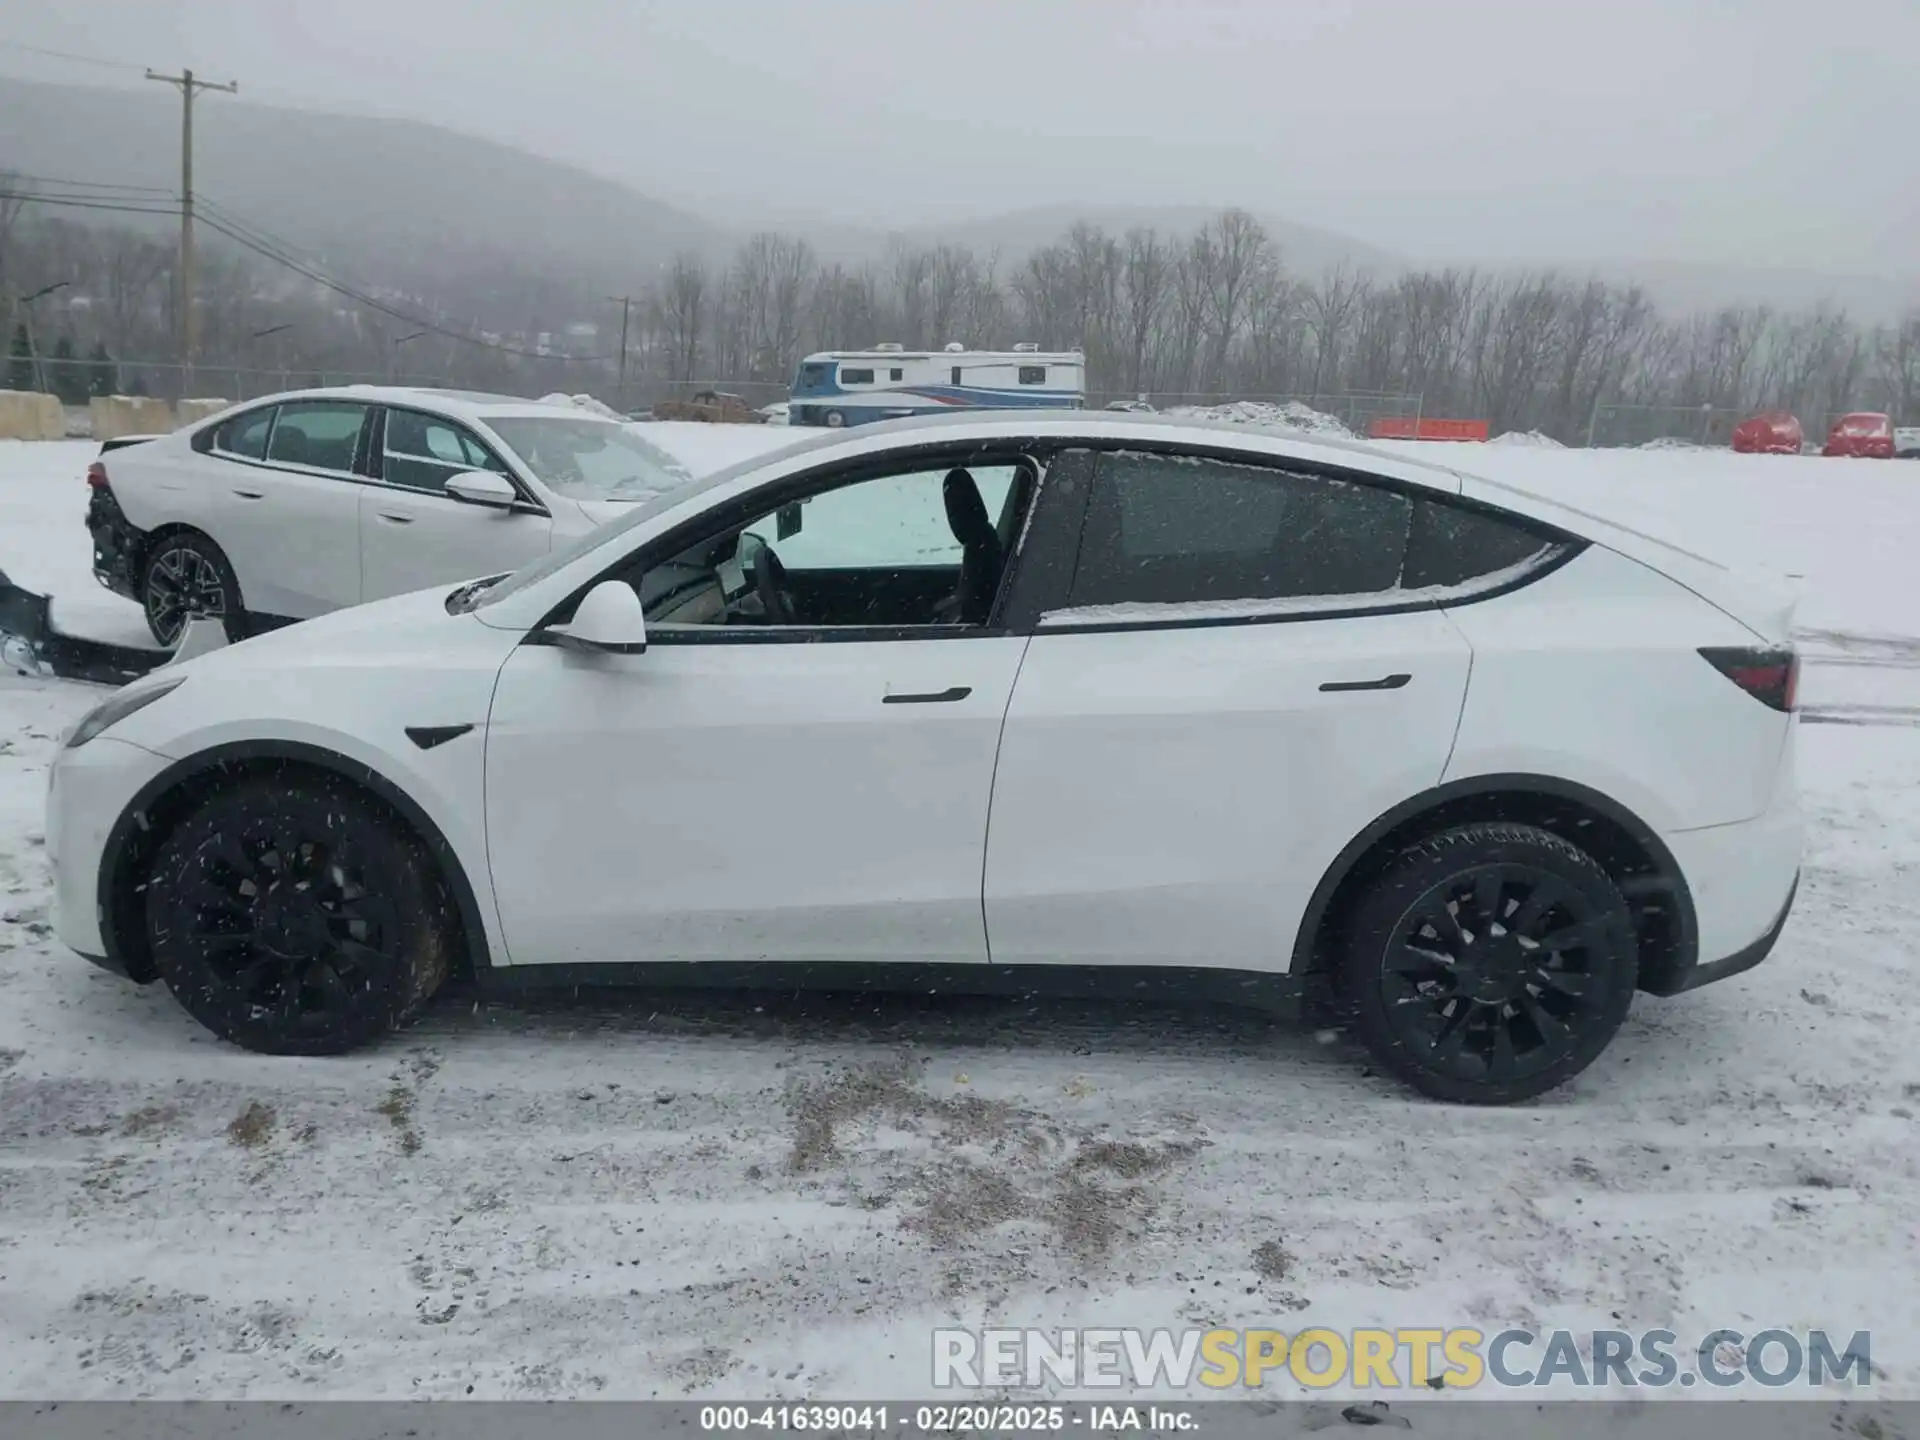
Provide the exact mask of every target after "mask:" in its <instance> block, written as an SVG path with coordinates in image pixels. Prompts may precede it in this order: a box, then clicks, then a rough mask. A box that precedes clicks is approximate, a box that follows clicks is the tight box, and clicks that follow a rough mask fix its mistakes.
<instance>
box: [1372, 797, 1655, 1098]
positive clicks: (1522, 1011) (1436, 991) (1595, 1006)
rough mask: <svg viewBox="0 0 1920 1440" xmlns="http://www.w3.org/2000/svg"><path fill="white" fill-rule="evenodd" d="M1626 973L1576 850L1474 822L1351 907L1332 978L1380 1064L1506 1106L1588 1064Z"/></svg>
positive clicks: (1607, 1035) (1442, 1089)
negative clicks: (1342, 950) (1351, 918)
mask: <svg viewBox="0 0 1920 1440" xmlns="http://www.w3.org/2000/svg"><path fill="white" fill-rule="evenodd" d="M1489 909H1490V910H1491V912H1492V913H1491V916H1489V914H1488V911H1489ZM1489 945H1490V946H1491V948H1483V947H1487V946H1489ZM1543 955H1544V957H1545V958H1544V959H1538V958H1536V957H1540V956H1543ZM1638 972H1639V958H1638V952H1637V948H1636V944H1635V937H1634V930H1633V918H1632V915H1631V913H1630V912H1629V910H1628V908H1627V902H1626V901H1625V899H1623V898H1622V897H1621V894H1620V890H1619V887H1617V886H1616V885H1615V884H1614V883H1613V881H1612V880H1611V879H1610V878H1609V877H1608V875H1607V873H1606V871H1604V870H1602V869H1601V868H1600V865H1599V863H1598V862H1597V861H1596V860H1594V858H1593V857H1592V856H1591V855H1588V854H1587V853H1586V852H1585V851H1584V850H1581V849H1580V848H1579V847H1578V846H1575V845H1571V844H1569V843H1568V842H1567V841H1565V840H1562V839H1561V838H1560V837H1559V836H1557V835H1554V834H1552V833H1550V832H1548V831H1546V830H1541V829H1538V828H1536V827H1534V826H1531V825H1507V824H1498V823H1481V824H1473V825H1463V826H1460V827H1459V828H1457V829H1452V830H1446V831H1443V832H1441V833H1439V834H1437V835H1434V836H1432V837H1430V838H1428V839H1426V840H1423V841H1421V842H1420V843H1418V844H1416V845H1413V846H1411V847H1410V848H1408V849H1406V850H1404V851H1402V852H1401V854H1400V855H1399V856H1397V857H1396V858H1395V859H1394V861H1393V862H1392V863H1391V864H1390V865H1389V866H1388V867H1387V869H1386V871H1385V873H1383V874H1382V875H1381V876H1380V878H1379V879H1378V880H1376V881H1375V882H1374V883H1373V885H1372V886H1371V887H1370V888H1369V889H1368V890H1367V892H1366V894H1365V895H1364V896H1363V897H1362V898H1361V901H1360V904H1359V906H1358V908H1357V910H1356V911H1355V912H1354V923H1353V925H1352V927H1351V929H1350V932H1349V937H1348V944H1347V948H1346V953H1345V954H1344V956H1343V957H1342V960H1341V966H1340V974H1339V977H1338V978H1339V982H1340V992H1341V997H1342V999H1343V1001H1344V1002H1345V1007H1346V1011H1347V1014H1348V1016H1349V1018H1350V1019H1351V1021H1352V1023H1353V1025H1354V1028H1355V1029H1356V1030H1357V1031H1358V1033H1359V1036H1360V1038H1361V1040H1362V1041H1364V1042H1365V1044H1366V1047H1367V1049H1368V1050H1369V1051H1370V1052H1371V1053H1372V1054H1373V1057H1374V1059H1376V1060H1377V1061H1378V1062H1379V1063H1380V1064H1381V1065H1382V1066H1383V1067H1384V1068H1385V1069H1387V1070H1388V1071H1390V1072H1391V1073H1393V1074H1394V1075H1397V1076H1399V1077H1400V1079H1402V1080H1404V1081H1406V1082H1407V1083H1408V1084H1409V1085H1412V1086H1413V1087H1414V1088H1415V1089H1417V1090H1420V1091H1422V1092H1423V1093H1425V1094H1427V1095H1431V1096H1433V1097H1434V1098H1436V1099H1439V1100H1452V1101H1457V1102H1460V1103H1464V1104H1469V1105H1506V1104H1511V1103H1513V1102H1515V1101H1518V1100H1526V1099H1530V1098H1532V1097H1533V1096H1536V1095H1540V1094H1543V1093H1545V1092H1546V1091H1548V1090H1551V1089H1553V1088H1554V1087H1555V1086H1557V1085H1559V1084H1561V1083H1563V1082H1564V1081H1566V1080H1569V1079H1571V1078H1572V1077H1573V1076H1575V1075H1577V1074H1579V1073H1580V1072H1581V1071H1582V1070H1584V1069H1586V1068H1587V1066H1588V1065H1590V1064H1592V1063H1593V1061H1594V1059H1595V1058H1596V1057H1597V1056H1598V1055H1599V1054H1600V1052H1601V1051H1602V1050H1604V1049H1605V1048H1606V1047H1607V1043H1608V1042H1609V1041H1610V1040H1612V1039H1613V1037H1614V1034H1615V1033H1616V1032H1617V1031H1618V1030H1619V1028H1620V1025H1621V1022H1622V1021H1624V1020H1625V1019H1626V1017H1627V1007H1628V1006H1629V1005H1631V1004H1632V1003H1633V992H1634V988H1635V986H1636V984H1637V983H1638V979H1639V973H1638Z"/></svg>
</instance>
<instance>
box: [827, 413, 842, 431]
mask: <svg viewBox="0 0 1920 1440" xmlns="http://www.w3.org/2000/svg"><path fill="white" fill-rule="evenodd" d="M846 423H847V417H846V414H845V412H844V411H840V410H829V411H827V428H828V429H829V430H838V429H839V428H840V427H841V426H843V425H845V424H846Z"/></svg>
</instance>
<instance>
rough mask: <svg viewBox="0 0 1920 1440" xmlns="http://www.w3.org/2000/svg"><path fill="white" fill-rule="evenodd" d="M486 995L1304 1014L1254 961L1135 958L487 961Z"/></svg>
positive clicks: (1290, 988)
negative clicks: (1223, 964) (982, 999)
mask: <svg viewBox="0 0 1920 1440" xmlns="http://www.w3.org/2000/svg"><path fill="white" fill-rule="evenodd" d="M477 978H478V981H479V986H480V989H481V991H482V993H484V994H489V995H520V994H537V993H539V992H542V991H554V990H570V989H601V988H621V989H625V988H644V989H661V990H753V991H811V992H828V993H831V992H842V993H861V992H879V993H884V994H903V995H1006V996H1032V997H1034V998H1037V999H1049V1000H1117V1001H1129V1002H1152V1001H1156V1000H1158V1001H1164V1002H1169V1003H1181V1002H1185V1003H1189V1004H1191V1003H1195V1002H1201V1003H1210V1004H1216V1005H1233V1006H1242V1007H1245V1008H1248V1009H1253V1010H1264V1011H1268V1012H1271V1013H1274V1014H1278V1015H1283V1016H1286V1017H1289V1018H1297V1017H1298V1016H1299V1015H1300V1014H1301V1010H1302V1005H1301V1001H1302V987H1301V984H1300V982H1299V980H1297V979H1296V978H1295V977H1293V976H1289V975H1269V974H1264V973H1261V972H1258V971H1246V970H1209V969H1199V968H1193V969H1187V968H1179V967H1162V966H1135V965H1110V966H1091V965H907V964H878V965H873V964H861V963H858V962H848V963H834V964H804V963H798V962H793V961H779V960H770V961H757V962H733V961H693V962H675V961H637V962H623V963H620V964H613V965H508V966H490V967H479V969H478V977H477Z"/></svg>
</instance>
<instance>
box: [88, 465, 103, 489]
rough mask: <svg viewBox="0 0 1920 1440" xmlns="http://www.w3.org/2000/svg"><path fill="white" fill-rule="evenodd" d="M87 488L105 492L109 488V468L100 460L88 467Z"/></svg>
mask: <svg viewBox="0 0 1920 1440" xmlns="http://www.w3.org/2000/svg"><path fill="white" fill-rule="evenodd" d="M87 488H88V489H89V490H105V489H106V488H107V467H106V466H105V465H103V464H101V463H100V462H99V461H98V460H96V461H94V462H93V463H92V464H91V465H89V466H87Z"/></svg>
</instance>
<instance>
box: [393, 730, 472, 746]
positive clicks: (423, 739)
mask: <svg viewBox="0 0 1920 1440" xmlns="http://www.w3.org/2000/svg"><path fill="white" fill-rule="evenodd" d="M471 729H473V726H471V725H409V726H407V739H409V740H411V741H412V742H413V743H414V744H416V745H418V746H419V747H420V748H421V749H422V750H431V749H433V747H434V746H436V745H444V744H446V743H447V741H449V740H458V739H459V738H460V737H461V736H462V735H464V734H466V733H467V732H468V731H469V730H471Z"/></svg>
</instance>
